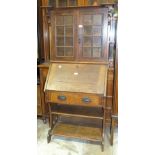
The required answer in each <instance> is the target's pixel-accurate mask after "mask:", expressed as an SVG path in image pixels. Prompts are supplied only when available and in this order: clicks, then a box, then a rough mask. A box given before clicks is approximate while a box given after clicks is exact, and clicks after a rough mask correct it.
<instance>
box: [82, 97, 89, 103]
mask: <svg viewBox="0 0 155 155" xmlns="http://www.w3.org/2000/svg"><path fill="white" fill-rule="evenodd" d="M82 102H84V103H90V102H91V99H90V98H89V97H84V98H82Z"/></svg>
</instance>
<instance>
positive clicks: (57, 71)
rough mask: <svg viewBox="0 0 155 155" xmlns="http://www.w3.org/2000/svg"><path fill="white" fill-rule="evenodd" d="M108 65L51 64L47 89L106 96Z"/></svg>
mask: <svg viewBox="0 0 155 155" xmlns="http://www.w3.org/2000/svg"><path fill="white" fill-rule="evenodd" d="M106 82H107V66H104V65H95V64H93V65H92V64H72V65H69V64H57V63H54V64H51V65H50V68H49V72H48V76H47V80H46V84H45V90H51V91H52V90H54V91H67V92H82V93H93V94H102V95H104V96H106Z"/></svg>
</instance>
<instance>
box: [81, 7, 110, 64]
mask: <svg viewBox="0 0 155 155" xmlns="http://www.w3.org/2000/svg"><path fill="white" fill-rule="evenodd" d="M107 17H108V9H107V8H104V9H101V8H99V9H83V10H80V12H79V22H78V46H79V49H78V50H79V58H80V60H95V61H98V60H99V61H100V60H101V61H104V60H105V61H106V60H108V34H107V32H108V18H107Z"/></svg>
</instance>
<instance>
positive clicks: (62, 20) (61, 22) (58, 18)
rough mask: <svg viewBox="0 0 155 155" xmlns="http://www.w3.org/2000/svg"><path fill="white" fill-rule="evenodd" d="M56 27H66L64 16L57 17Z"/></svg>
mask: <svg viewBox="0 0 155 155" xmlns="http://www.w3.org/2000/svg"><path fill="white" fill-rule="evenodd" d="M56 25H64V17H63V16H57V17H56Z"/></svg>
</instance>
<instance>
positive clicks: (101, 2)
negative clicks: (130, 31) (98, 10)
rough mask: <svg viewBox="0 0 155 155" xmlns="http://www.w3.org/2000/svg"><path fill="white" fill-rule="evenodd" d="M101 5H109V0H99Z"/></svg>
mask: <svg viewBox="0 0 155 155" xmlns="http://www.w3.org/2000/svg"><path fill="white" fill-rule="evenodd" d="M98 1H99V4H104V3H108V0H98Z"/></svg>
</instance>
